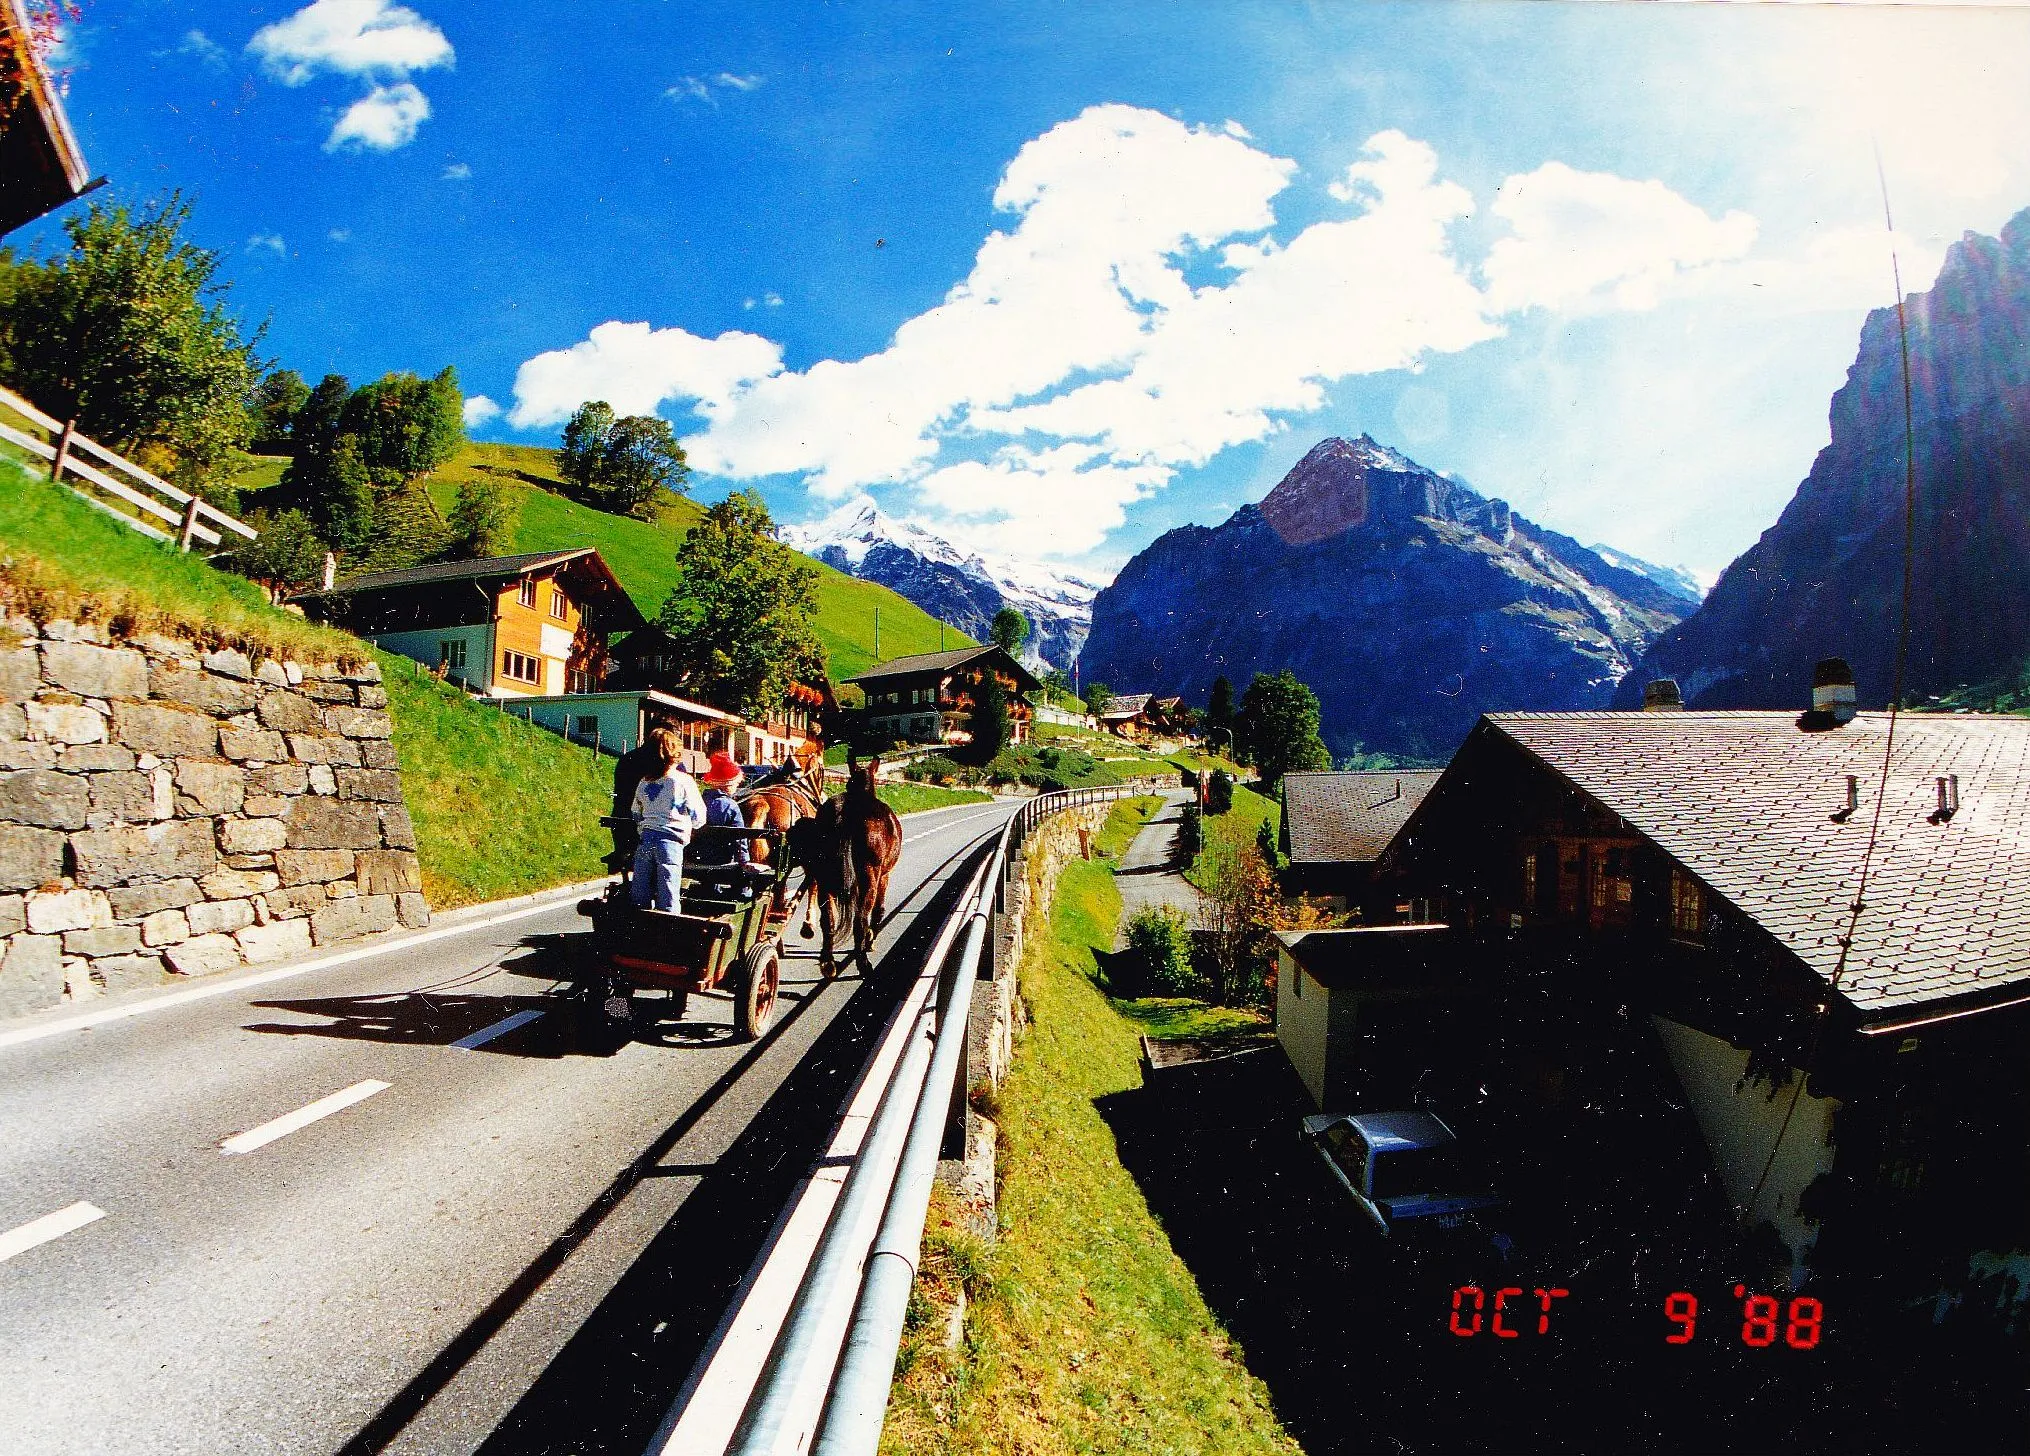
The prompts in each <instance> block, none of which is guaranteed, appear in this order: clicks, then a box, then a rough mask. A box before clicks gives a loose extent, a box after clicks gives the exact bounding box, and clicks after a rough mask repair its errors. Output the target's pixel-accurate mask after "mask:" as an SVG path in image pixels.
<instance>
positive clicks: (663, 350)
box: [508, 322, 782, 430]
mask: <svg viewBox="0 0 2030 1456" xmlns="http://www.w3.org/2000/svg"><path fill="white" fill-rule="evenodd" d="M781 368H782V350H781V349H780V348H779V347H778V346H777V345H775V344H771V343H770V342H769V341H768V340H766V339H764V338H761V337H759V336H758V335H755V334H744V333H724V334H721V335H719V337H718V338H716V339H702V338H699V337H698V336H697V335H696V334H691V333H686V332H685V331H684V330H683V329H652V328H650V327H649V326H648V325H647V324H630V323H618V322H615V323H604V324H601V325H599V326H598V327H597V328H595V329H594V330H592V332H591V334H590V335H589V336H588V337H587V338H586V339H585V340H584V341H583V342H582V343H578V344H573V345H572V346H571V347H570V348H568V349H556V350H552V351H551V352H549V353H547V354H538V355H536V357H535V358H533V359H530V360H527V361H526V362H524V363H523V365H522V367H521V368H519V369H517V370H516V371H515V406H514V409H513V410H511V411H510V412H509V414H508V423H509V424H511V425H513V426H514V427H515V428H516V429H518V430H528V429H537V428H541V427H543V426H546V425H560V424H562V423H563V422H564V421H565V420H567V419H569V418H570V417H571V413H572V411H574V410H576V409H577V408H578V406H579V405H581V404H583V403H584V402H585V401H586V400H588V399H603V400H605V401H606V402H607V403H608V404H610V405H612V406H613V408H614V411H615V413H617V414H623V415H646V414H653V413H654V412H655V410H656V408H657V407H658V406H659V405H661V404H662V403H664V402H665V401H666V400H679V399H681V400H690V401H692V402H693V403H694V404H695V407H696V408H697V410H698V411H699V413H701V414H704V415H706V416H707V417H708V418H709V417H710V416H711V414H712V412H713V411H714V410H716V409H718V408H721V407H723V405H724V403H725V401H726V400H728V399H729V398H731V397H732V395H733V394H734V393H735V391H737V390H739V389H741V388H743V387H745V386H748V385H751V384H752V383H753V382H754V381H756V380H759V379H765V378H766V377H767V376H769V375H771V374H774V373H776V372H777V371H778V370H780V369H781Z"/></svg>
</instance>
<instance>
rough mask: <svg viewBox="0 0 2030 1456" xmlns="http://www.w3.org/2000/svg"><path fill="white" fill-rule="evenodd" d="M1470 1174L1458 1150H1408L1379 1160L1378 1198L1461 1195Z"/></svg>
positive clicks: (1376, 1167) (1376, 1171)
mask: <svg viewBox="0 0 2030 1456" xmlns="http://www.w3.org/2000/svg"><path fill="white" fill-rule="evenodd" d="M1466 1181H1467V1179H1466V1171H1465V1168H1464V1166H1463V1160H1462V1159H1461V1157H1460V1155H1459V1149H1458V1148H1457V1147H1451V1146H1448V1147H1442V1148H1405V1149H1402V1150H1401V1151H1398V1152H1385V1153H1383V1154H1382V1155H1381V1156H1380V1157H1378V1158H1376V1159H1375V1164H1374V1188H1373V1189H1372V1190H1371V1193H1370V1196H1372V1197H1375V1198H1400V1197H1402V1196H1403V1195H1404V1194H1406V1193H1461V1192H1465V1191H1466V1186H1465V1185H1466Z"/></svg>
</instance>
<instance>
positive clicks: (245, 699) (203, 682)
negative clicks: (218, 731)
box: [148, 662, 254, 716]
mask: <svg viewBox="0 0 2030 1456" xmlns="http://www.w3.org/2000/svg"><path fill="white" fill-rule="evenodd" d="M148 689H149V692H150V693H151V694H152V695H153V696H154V697H156V698H159V699H161V700H162V701H164V702H169V703H181V704H182V705H183V706H185V707H186V708H196V709H199V710H201V711H203V712H206V713H217V714H220V715H221V716H223V715H225V714H228V713H244V712H246V711H247V709H249V708H251V707H253V706H254V689H253V686H252V685H251V684H249V683H242V682H234V681H233V680H232V679H230V678H223V677H220V676H219V675H218V674H216V673H210V672H206V671H205V670H204V669H203V668H201V667H187V666H182V665H179V664H177V663H172V662H158V663H154V664H152V665H151V666H150V667H149V669H148Z"/></svg>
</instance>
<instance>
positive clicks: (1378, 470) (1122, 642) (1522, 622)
mask: <svg viewBox="0 0 2030 1456" xmlns="http://www.w3.org/2000/svg"><path fill="white" fill-rule="evenodd" d="M1651 570H1652V572H1653V571H1654V569H1651ZM1692 605H1693V602H1692V601H1691V600H1689V599H1688V598H1687V596H1686V595H1685V594H1684V592H1683V591H1682V589H1681V588H1674V587H1672V586H1670V585H1668V584H1667V583H1666V582H1665V581H1663V580H1658V579H1654V577H1653V575H1646V574H1644V573H1643V572H1640V571H1636V570H1630V569H1627V568H1624V567H1618V566H1614V565H1610V564H1609V563H1608V562H1607V561H1605V560H1603V559H1602V558H1601V557H1600V556H1599V555H1598V554H1597V553H1595V552H1593V551H1591V550H1588V549H1587V548H1586V547H1584V546H1581V545H1580V544H1579V543H1578V542H1576V541H1574V540H1572V539H1571V538H1570V537H1567V536H1561V535H1559V534H1557V533H1556V532H1554V531H1548V530H1545V529H1544V528H1543V527H1541V526H1537V525H1534V524H1532V523H1531V522H1529V521H1527V520H1525V519H1523V518H1522V517H1520V516H1517V515H1515V514H1514V513H1513V512H1511V511H1510V509H1509V507H1508V504H1507V502H1505V501H1500V500H1490V499H1488V498H1486V497H1484V496H1482V495H1480V494H1478V493H1477V492H1475V491H1473V490H1471V489H1469V488H1468V487H1466V486H1465V485H1462V484H1460V483H1459V482H1457V481H1454V480H1449V479H1447V478H1445V477H1444V476H1441V475H1438V474H1437V473H1435V472H1433V471H1430V470H1427V469H1425V468H1424V467H1423V466H1421V465H1418V464H1417V463H1416V462H1415V461H1413V460H1410V459H1408V458H1406V457H1404V456H1403V455H1400V454H1398V453H1397V452H1396V451H1394V450H1390V449H1388V448H1386V447H1384V446H1381V445H1378V444H1376V443H1375V442H1374V441H1373V440H1371V439H1369V438H1368V437H1367V436H1365V435H1363V436H1362V437H1361V438H1360V439H1358V440H1354V441H1347V440H1340V439H1331V440H1326V441H1323V442H1322V443H1320V444H1319V445H1318V446H1317V447H1316V448H1314V449H1313V450H1312V451H1311V453H1310V454H1308V455H1306V456H1305V457H1304V459H1303V460H1302V461H1300V462H1299V463H1298V465H1297V467H1296V468H1295V469H1294V470H1292V471H1291V472H1290V473H1289V474H1288V475H1287V476H1285V477H1284V478H1283V480H1282V482H1281V483H1280V484H1278V485H1277V487H1276V488H1275V489H1274V490H1273V491H1271V492H1269V494H1268V496H1267V497H1265V498H1264V499H1263V500H1262V502H1261V503H1260V504H1259V505H1252V506H1244V507H1242V508H1241V509H1240V510H1239V511H1236V512H1235V513H1234V514H1233V515H1232V516H1231V517H1230V518H1228V520H1227V521H1226V522H1225V523H1224V524H1223V525H1220V526H1216V527H1207V526H1185V527H1182V528H1180V529H1178V530H1175V531H1171V532H1169V533H1167V534H1166V535H1164V536H1162V537H1160V538H1159V539H1158V540H1156V541H1155V542H1154V543H1152V544H1151V545H1150V546H1149V547H1148V548H1147V549H1146V550H1144V551H1143V552H1142V553H1141V554H1140V555H1138V556H1136V557H1135V559H1134V560H1132V561H1130V562H1129V563H1128V565H1127V566H1126V567H1125V568H1123V569H1122V571H1121V573H1120V575H1119V576H1118V577H1117V578H1115V581H1114V584H1113V585H1112V586H1110V587H1108V588H1107V589H1106V590H1104V591H1102V592H1101V593H1100V594H1099V597H1098V599H1097V600H1096V601H1095V602H1094V604H1093V628H1092V636H1091V638H1090V639H1089V641H1088V642H1087V644H1086V648H1085V651H1084V653H1083V654H1082V655H1081V658H1080V666H1081V668H1082V669H1083V674H1084V678H1085V680H1086V681H1087V682H1095V681H1097V682H1103V683H1105V684H1107V685H1108V686H1109V687H1111V688H1112V689H1113V690H1114V691H1116V692H1145V691H1149V692H1157V693H1179V694H1182V695H1183V696H1184V697H1185V699H1186V701H1187V702H1193V703H1199V704H1202V703H1203V702H1204V701H1205V696H1206V692H1207V689H1208V687H1209V686H1210V684H1211V682H1212V680H1213V678H1214V677H1216V676H1218V675H1219V674H1221V673H1224V674H1225V675H1226V676H1227V677H1228V678H1230V679H1232V680H1233V682H1234V685H1235V687H1236V688H1237V689H1243V688H1245V687H1246V685H1247V683H1248V680H1249V678H1250V677H1251V676H1252V675H1253V674H1254V673H1256V672H1258V671H1263V672H1274V671H1276V670H1278V669H1280V668H1285V667H1287V668H1289V669H1291V670H1292V671H1294V672H1295V673H1296V674H1297V675H1298V676H1299V677H1300V678H1302V679H1304V681H1306V682H1308V683H1309V684H1310V685H1311V686H1312V688H1313V689H1314V690H1315V691H1316V692H1317V694H1318V698H1319V703H1320V706H1321V708H1322V709H1323V715H1322V716H1323V731H1324V737H1325V740H1326V743H1327V745H1328V746H1329V747H1331V748H1332V749H1333V751H1334V752H1335V753H1347V752H1350V751H1352V749H1353V748H1354V746H1355V745H1356V744H1359V745H1363V746H1365V747H1367V748H1369V749H1378V750H1383V751H1387V752H1393V753H1401V754H1410V755H1416V756H1420V757H1431V758H1437V757H1442V756H1444V755H1446V754H1449V753H1450V752H1451V750H1452V748H1453V747H1454V746H1455V745H1456V744H1457V743H1458V741H1459V739H1460V738H1462V737H1463V736H1464V735H1465V733H1466V731H1467V729H1469V728H1471V727H1472V726H1473V723H1474V720H1475V719H1476V718H1477V717H1478V716H1479V715H1480V714H1481V713H1485V712H1496V711H1500V710H1504V709H1545V710H1548V709H1567V708H1598V707H1605V706H1606V704H1607V702H1608V700H1609V699H1610V698H1611V697H1612V695H1613V692H1614V687H1615V684H1616V683H1617V682H1618V681H1619V679H1620V678H1621V676H1622V675H1623V674H1624V673H1626V672H1627V671H1628V669H1629V667H1630V666H1631V665H1632V664H1633V663H1634V662H1635V660H1636V659H1637V658H1638V657H1639V656H1640V655H1641V653H1642V652H1643V650H1644V649H1645V648H1646V647H1647V646H1648V645H1649V644H1650V642H1651V641H1653V640H1654V639H1655V638H1656V636H1657V635H1658V634H1659V633H1660V632H1662V631H1664V630H1665V629H1667V628H1669V627H1671V626H1673V625H1675V624H1676V623H1677V622H1678V621H1679V619H1680V618H1682V617H1683V616H1684V615H1685V613H1686V612H1688V611H1690V610H1691V607H1692Z"/></svg>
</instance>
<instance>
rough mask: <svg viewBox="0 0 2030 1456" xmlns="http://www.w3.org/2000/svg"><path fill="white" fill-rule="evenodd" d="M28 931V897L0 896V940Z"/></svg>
mask: <svg viewBox="0 0 2030 1456" xmlns="http://www.w3.org/2000/svg"><path fill="white" fill-rule="evenodd" d="M26 929H28V897H27V896H25V895H0V939H4V938H6V937H7V936H10V935H14V934H17V933H19V932H20V931H23V930H26Z"/></svg>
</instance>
